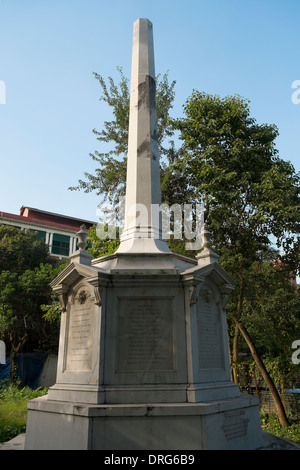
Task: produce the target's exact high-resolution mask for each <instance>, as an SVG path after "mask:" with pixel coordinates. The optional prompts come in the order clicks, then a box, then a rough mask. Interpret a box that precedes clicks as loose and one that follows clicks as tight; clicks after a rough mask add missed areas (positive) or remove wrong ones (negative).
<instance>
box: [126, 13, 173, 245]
mask: <svg viewBox="0 0 300 470" xmlns="http://www.w3.org/2000/svg"><path fill="white" fill-rule="evenodd" d="M160 204H161V189H160V167H159V149H158V134H157V111H156V92H155V70H154V48H153V32H152V23H151V22H150V21H149V20H148V19H145V18H139V19H138V20H137V21H136V22H135V23H134V29H133V48H132V68H131V91H130V119H129V139H128V160H127V182H126V206H125V225H124V231H123V234H122V237H121V246H120V248H119V250H118V252H127V253H128V252H151V251H154V252H161V251H163V252H169V249H168V246H167V244H166V242H165V241H163V240H161V216H160V214H159V206H160Z"/></svg>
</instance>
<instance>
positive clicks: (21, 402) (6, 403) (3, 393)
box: [0, 384, 48, 442]
mask: <svg viewBox="0 0 300 470" xmlns="http://www.w3.org/2000/svg"><path fill="white" fill-rule="evenodd" d="M47 391H48V390H47V389H46V388H38V389H37V390H31V389H30V388H29V387H24V388H19V387H18V386H16V385H11V384H10V385H4V386H1V387H0V442H6V441H9V440H10V439H13V438H14V437H16V436H17V435H18V434H21V433H24V432H25V430H26V420H27V401H28V400H32V399H33V398H37V397H40V396H42V395H45V394H46V393H47Z"/></svg>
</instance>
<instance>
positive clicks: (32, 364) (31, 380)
mask: <svg viewBox="0 0 300 470" xmlns="http://www.w3.org/2000/svg"><path fill="white" fill-rule="evenodd" d="M46 358H47V354H45V353H21V354H17V356H16V362H17V376H18V379H19V380H20V382H21V386H22V387H25V386H26V385H28V387H30V388H32V389H33V390H35V389H36V388H37V387H38V383H39V378H40V375H41V372H42V369H43V365H44V363H45V360H46ZM9 374H10V357H9V356H8V357H7V358H6V364H0V383H1V382H2V381H5V380H7V379H9Z"/></svg>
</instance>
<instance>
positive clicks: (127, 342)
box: [117, 298, 174, 372]
mask: <svg viewBox="0 0 300 470" xmlns="http://www.w3.org/2000/svg"><path fill="white" fill-rule="evenodd" d="M173 329H174V326H173V312H172V299H171V298H120V299H119V318H118V351H117V372H130V371H142V370H145V371H161V370H174V351H173V349H174V332H173Z"/></svg>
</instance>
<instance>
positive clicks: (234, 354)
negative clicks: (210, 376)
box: [232, 325, 239, 384]
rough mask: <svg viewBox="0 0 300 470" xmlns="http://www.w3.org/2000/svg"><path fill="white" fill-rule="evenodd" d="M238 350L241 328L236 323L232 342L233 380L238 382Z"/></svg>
mask: <svg viewBox="0 0 300 470" xmlns="http://www.w3.org/2000/svg"><path fill="white" fill-rule="evenodd" d="M238 352H239V329H238V327H237V325H235V332H234V337H233V344H232V362H233V381H234V382H235V383H236V384H238V383H239V377H238V360H239V358H238Z"/></svg>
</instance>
